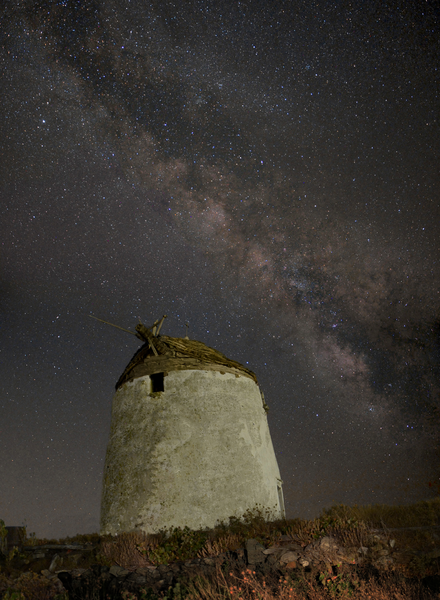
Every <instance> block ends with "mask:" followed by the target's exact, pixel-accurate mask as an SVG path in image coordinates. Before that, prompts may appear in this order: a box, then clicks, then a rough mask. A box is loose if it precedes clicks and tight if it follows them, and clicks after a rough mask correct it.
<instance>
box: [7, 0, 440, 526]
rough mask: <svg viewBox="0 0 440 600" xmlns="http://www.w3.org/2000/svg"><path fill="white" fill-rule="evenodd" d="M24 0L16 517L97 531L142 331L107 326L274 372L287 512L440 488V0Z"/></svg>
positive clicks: (15, 74) (16, 156)
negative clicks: (141, 327) (116, 426)
mask: <svg viewBox="0 0 440 600" xmlns="http://www.w3.org/2000/svg"><path fill="white" fill-rule="evenodd" d="M0 10H1V21H2V27H1V33H0V38H1V72H2V75H1V78H2V79H1V84H0V96H1V106H2V111H1V114H2V119H1V128H2V130H1V132H0V148H1V151H0V152H1V154H0V156H1V159H0V215H1V216H0V242H1V253H0V273H1V279H0V307H1V331H0V370H1V394H0V453H1V461H0V518H2V519H3V520H4V521H5V523H6V525H23V524H24V525H26V527H27V531H28V533H30V532H35V534H36V535H37V537H47V538H51V537H52V538H60V537H62V536H73V535H75V534H76V533H91V532H94V531H98V530H99V513H100V499H101V485H102V472H103V466H104V459H105V451H106V446H107V442H108V436H109V430H110V417H111V402H112V397H113V394H114V385H115V383H116V381H117V380H118V378H119V376H120V375H121V373H122V372H123V370H124V368H125V366H126V365H127V364H128V362H129V360H130V359H131V357H132V355H133V354H134V353H135V351H136V350H137V349H138V348H139V347H140V345H141V342H140V341H139V340H137V339H136V338H134V337H133V336H130V335H129V334H127V333H124V332H123V331H120V330H117V329H114V328H112V327H109V326H107V325H104V324H102V323H99V322H98V321H95V320H92V319H90V318H89V315H95V316H97V317H99V318H102V319H105V320H108V321H111V322H112V323H115V324H117V325H119V326H121V327H124V328H127V329H130V330H134V327H135V326H136V324H137V323H138V320H139V318H140V319H141V320H142V322H143V323H145V324H146V325H147V326H149V325H151V324H152V323H153V321H154V320H155V319H157V318H160V317H161V316H162V315H163V314H166V315H168V318H167V319H166V321H165V324H164V326H163V329H162V333H164V334H166V335H171V336H176V337H179V336H181V337H183V336H184V335H185V333H186V328H185V323H189V336H190V337H191V338H193V339H197V340H200V341H202V342H204V343H205V344H207V345H209V346H211V347H214V348H216V349H217V350H220V351H221V352H223V353H224V354H226V355H227V356H228V357H230V358H232V359H234V360H238V361H240V362H241V363H243V364H244V365H246V366H248V367H249V368H251V369H252V370H253V371H254V372H255V373H256V375H257V377H258V380H259V383H260V386H261V388H262V390H263V391H264V394H265V398H266V402H267V404H268V405H269V408H270V410H269V413H268V420H269V426H270V430H271V434H272V439H273V443H274V448H275V452H276V455H277V459H278V463H279V466H280V471H281V476H282V479H283V481H284V495H285V502H286V510H287V517H288V518H294V517H303V518H314V517H315V516H318V514H319V513H320V511H321V510H322V509H323V508H326V507H329V506H331V505H332V504H335V503H339V502H343V503H345V504H354V503H358V504H371V503H388V504H406V503H410V502H413V501H416V500H421V499H428V498H431V497H434V496H435V495H437V494H438V493H439V485H438V484H439V481H440V480H439V475H440V453H439V452H438V446H439V434H438V431H439V427H438V425H439V420H440V417H439V414H440V371H439V358H440V293H439V290H440V265H439V256H440V254H439V251H440V209H439V205H440V192H439V190H440V178H439V164H440V130H439V121H440V104H439V93H440V92H439V82H440V72H439V68H440V61H439V58H440V51H439V39H440V26H439V25H440V8H439V4H438V3H437V2H435V1H433V0H427V1H423V2H421V1H417V2H412V1H411V0H409V1H405V2H403V1H402V2H401V1H398V0H391V1H390V2H386V3H385V2H382V1H381V2H378V1H374V0H372V1H371V2H356V1H352V2H350V1H345V0H344V1H342V0H341V1H335V0H333V1H332V2H331V1H320V0H315V1H314V0H307V1H305V0H298V1H297V2H291V1H282V0H264V1H263V0H261V1H260V0H246V1H243V2H242V1H236V0H233V1H228V2H226V1H221V0H220V1H219V0H216V1H214V0H186V1H185V2H173V1H171V0H161V1H159V0H154V1H151V2H144V1H143V0H142V1H141V0H105V1H104V0H102V1H101V0H84V1H83V0H81V1H79V0H63V1H53V0H51V1H49V0H47V1H46V2H44V1H43V2H34V1H32V0H17V1H15V2H9V1H8V2H5V3H4V5H3V8H1V9H0Z"/></svg>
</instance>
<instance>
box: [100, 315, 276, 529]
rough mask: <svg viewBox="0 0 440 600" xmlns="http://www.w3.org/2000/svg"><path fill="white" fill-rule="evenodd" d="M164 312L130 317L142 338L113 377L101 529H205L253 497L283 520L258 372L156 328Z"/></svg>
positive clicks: (248, 506) (250, 502) (247, 504)
mask: <svg viewBox="0 0 440 600" xmlns="http://www.w3.org/2000/svg"><path fill="white" fill-rule="evenodd" d="M164 318H165V317H163V318H162V320H161V321H160V322H159V321H156V323H155V324H154V325H153V326H152V327H150V328H149V329H147V328H146V327H145V326H144V325H142V324H139V325H137V327H136V332H137V333H136V335H137V337H139V338H140V339H142V340H143V341H144V342H145V344H144V345H143V346H142V347H141V348H140V349H139V350H138V352H136V354H135V355H134V357H133V359H132V360H131V361H130V363H129V365H128V366H127V368H126V369H125V371H124V373H123V374H122V375H121V377H120V379H119V381H118V382H117V384H116V394H115V396H114V398H113V405H112V419H111V430H110V439H109V443H108V446H107V454H106V459H105V466H104V477H103V489H102V501H101V526H100V531H101V535H104V534H112V535H114V534H117V533H120V532H123V531H134V530H143V531H145V532H146V533H156V532H158V531H159V530H160V529H162V528H170V527H182V528H183V527H185V526H187V527H189V528H190V529H193V530H197V529H204V528H213V527H214V526H215V525H216V524H217V522H220V521H224V522H226V523H227V522H228V521H229V517H230V516H232V515H234V516H236V517H237V518H240V517H241V516H242V515H243V514H244V513H245V511H246V510H247V509H251V510H252V509H254V508H255V506H256V505H257V504H259V505H260V507H267V508H268V509H269V510H270V511H271V512H272V515H273V518H284V517H285V512H284V500H283V492H282V487H281V486H282V481H281V478H280V472H279V469H278V464H277V460H276V457H275V453H274V449H273V445H272V440H271V437H270V432H269V426H268V422H267V414H266V411H267V406H266V404H265V402H264V396H263V395H262V393H261V392H260V389H259V387H258V383H257V378H256V376H255V375H254V373H252V371H250V370H249V369H247V368H246V367H244V366H243V365H241V364H240V363H238V362H236V361H233V360H229V359H228V358H226V356H224V355H223V354H221V353H220V352H218V351H216V350H214V349H212V348H209V347H208V346H205V344H203V343H201V342H198V341H195V340H190V339H189V338H188V337H185V338H174V337H168V336H165V335H159V331H160V327H161V325H162V323H163V320H164ZM130 333H131V332H130Z"/></svg>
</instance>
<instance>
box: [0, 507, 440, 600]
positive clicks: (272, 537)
mask: <svg viewBox="0 0 440 600" xmlns="http://www.w3.org/2000/svg"><path fill="white" fill-rule="evenodd" d="M267 517H268V513H266V515H265V514H264V513H263V512H262V511H261V510H256V511H253V512H251V511H248V512H247V513H245V515H244V516H243V518H242V519H240V520H239V519H236V518H231V519H230V522H229V524H227V525H226V524H220V525H219V526H218V527H216V528H215V529H213V530H210V531H198V532H192V531H190V530H188V529H187V528H184V529H183V530H181V529H175V530H170V531H168V532H167V531H161V532H160V533H158V534H155V535H147V534H145V533H143V532H131V533H123V534H120V535H118V536H110V535H106V536H100V535H99V534H97V533H95V534H85V535H77V536H74V537H72V538H65V539H63V540H48V539H42V540H37V539H35V537H32V536H31V537H29V538H27V539H26V540H25V545H40V544H48V543H58V544H71V543H79V544H89V545H91V544H93V545H96V546H97V554H93V555H92V554H91V555H90V556H89V558H87V561H88V563H90V564H86V562H87V561H85V562H84V561H83V562H82V563H81V565H78V566H81V567H83V568H88V567H89V566H90V565H91V564H97V563H99V564H105V565H114V564H117V565H120V566H121V567H123V568H125V569H128V570H132V571H133V570H135V569H137V568H140V567H144V566H146V565H148V564H161V563H162V564H164V563H168V562H173V561H175V560H187V559H189V558H195V557H199V558H203V557H213V556H217V555H219V554H223V553H226V552H227V551H230V550H237V549H238V548H240V547H244V546H245V543H246V540H247V539H250V538H255V539H257V540H258V541H259V542H260V543H262V544H263V545H265V546H266V547H267V546H270V545H273V544H276V543H277V540H278V539H279V536H280V535H288V536H289V537H290V538H292V540H294V541H295V542H296V543H300V544H301V545H302V546H305V545H307V544H309V543H310V542H311V541H313V540H315V539H318V538H320V537H322V536H324V535H331V536H334V537H335V538H337V539H338V541H339V543H340V545H341V546H343V547H344V548H346V549H347V550H348V549H350V548H351V549H355V551H356V549H357V548H359V547H360V546H367V547H371V546H372V544H373V543H374V540H373V534H372V532H371V531H370V529H371V528H372V527H373V528H374V527H377V528H382V529H383V531H384V534H385V537H386V538H387V539H388V541H390V540H391V539H394V540H395V546H396V548H398V549H399V550H400V549H404V548H411V549H412V550H419V551H421V550H423V551H424V552H425V553H426V552H429V551H430V550H432V549H434V548H436V547H439V546H440V543H439V541H438V540H439V536H440V531H439V532H438V534H436V533H435V530H432V531H428V530H412V531H411V530H410V531H389V529H391V528H394V527H420V526H427V525H431V526H432V525H437V524H438V523H439V519H440V499H435V500H431V501H426V502H418V503H417V504H414V505H412V506H397V507H396V506H392V507H389V506H383V505H375V506H366V507H358V506H353V507H347V506H343V505H338V506H334V507H331V508H330V509H328V510H326V511H324V512H323V514H322V515H321V517H319V518H317V519H314V520H312V521H306V520H301V519H293V520H289V521H287V520H280V521H270V520H269V519H268V518H267ZM225 566H226V565H224V567H225ZM65 567H66V568H74V567H73V566H72V567H69V566H67V565H65ZM362 569H363V570H362ZM12 571H13V569H12ZM286 573H287V571H286ZM288 573H289V574H288V575H286V577H282V578H281V579H280V578H276V577H275V576H273V575H271V576H268V577H266V578H265V579H263V578H262V576H260V575H259V574H258V573H255V572H253V571H250V570H249V569H248V570H245V571H242V572H234V571H231V570H229V569H227V570H226V571H225V572H224V571H223V570H222V569H221V568H220V567H219V566H217V569H216V572H215V574H213V575H212V576H211V578H210V579H206V578H202V577H195V578H193V579H192V580H191V581H187V582H186V583H185V582H184V581H182V583H181V585H178V586H176V588H175V589H174V591H171V592H168V599H169V600H170V599H171V598H176V599H177V600H183V599H186V598H188V600H196V599H201V600H205V599H206V600H207V599H209V600H223V599H224V598H228V599H230V600H247V599H250V598H252V599H255V600H256V599H262V600H263V599H264V600H275V599H280V600H306V599H307V600H328V599H332V598H336V599H345V598H352V599H353V600H358V599H359V600H361V599H362V600H389V599H393V600H413V599H414V600H428V599H429V600H432V599H434V598H437V599H439V598H440V594H434V593H430V592H429V591H428V590H427V589H425V588H423V587H421V584H420V577H422V576H425V575H438V574H440V566H439V561H438V559H434V560H431V559H429V557H427V556H425V555H422V554H419V555H415V557H414V559H413V560H412V562H411V564H409V565H407V566H406V567H405V568H402V569H400V570H399V572H398V571H397V570H396V571H394V572H389V571H381V572H380V574H378V573H376V577H373V576H372V575H371V572H368V570H367V569H366V567H363V568H361V567H358V566H354V565H350V566H348V565H346V566H345V567H340V568H339V569H338V568H336V567H333V569H332V571H331V572H329V571H328V569H326V568H325V567H324V566H322V567H321V570H320V569H317V568H314V569H313V570H307V569H306V570H303V569H296V570H292V571H289V572H288ZM18 575H20V573H17V572H15V573H14V574H13V579H14V581H12V578H10V579H8V576H11V569H10V570H9V572H8V569H7V568H6V569H5V568H1V569H0V598H2V600H55V599H56V600H67V598H66V597H65V596H59V595H58V596H57V592H56V589H55V587H54V586H53V584H50V583H49V582H48V581H47V580H46V579H45V578H44V577H42V576H40V575H37V574H34V573H28V574H22V575H21V577H20V578H19V579H17V577H18ZM414 576H416V577H419V581H417V580H414V581H413V580H411V579H409V578H410V577H414ZM8 589H9V591H7V590H8ZM14 594H15V596H14ZM162 597H165V594H162V595H160V596H159V598H162ZM125 598H126V600H137V599H136V597H135V596H134V595H133V594H125ZM155 598H156V596H154V595H151V594H150V595H148V594H145V595H141V596H140V597H139V600H144V599H145V600H146V599H148V600H155Z"/></svg>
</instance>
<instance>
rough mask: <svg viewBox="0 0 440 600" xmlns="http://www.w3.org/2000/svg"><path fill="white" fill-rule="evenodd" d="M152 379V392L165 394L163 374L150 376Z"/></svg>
mask: <svg viewBox="0 0 440 600" xmlns="http://www.w3.org/2000/svg"><path fill="white" fill-rule="evenodd" d="M150 379H151V392H152V393H153V394H155V393H156V392H163V391H164V387H163V379H164V374H163V373H155V374H154V375H150Z"/></svg>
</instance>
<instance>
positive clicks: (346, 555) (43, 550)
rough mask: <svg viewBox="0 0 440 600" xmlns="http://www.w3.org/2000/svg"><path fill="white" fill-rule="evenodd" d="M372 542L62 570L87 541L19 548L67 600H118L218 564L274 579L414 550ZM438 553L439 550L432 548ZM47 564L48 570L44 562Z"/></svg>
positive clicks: (255, 548) (384, 565) (324, 542)
mask: <svg viewBox="0 0 440 600" xmlns="http://www.w3.org/2000/svg"><path fill="white" fill-rule="evenodd" d="M373 542H374V543H373V544H371V545H370V547H369V548H367V547H363V546H361V547H360V548H343V547H341V546H339V545H338V543H337V541H336V540H335V539H334V538H332V537H328V536H327V537H323V538H320V539H318V540H314V541H313V542H311V543H310V544H308V545H305V546H304V544H301V542H300V540H299V539H295V536H287V535H283V536H281V537H280V538H278V540H277V544H276V545H273V546H271V547H269V548H267V549H265V548H264V546H262V545H261V544H260V543H258V541H257V540H255V539H249V540H247V541H246V546H245V548H239V549H237V550H235V551H229V552H226V553H223V554H219V555H218V556H213V557H205V558H195V559H193V560H187V561H176V562H173V563H170V564H167V565H157V566H156V565H153V564H148V561H145V562H146V566H143V567H141V568H132V569H130V568H127V569H125V568H122V567H121V566H117V565H114V566H112V567H107V566H101V565H98V564H95V565H92V566H91V567H90V568H89V569H79V568H78V569H70V570H68V569H63V568H62V565H63V562H64V563H66V559H67V560H68V564H70V565H71V564H72V562H73V564H74V563H75V560H77V561H79V559H80V558H84V557H85V556H86V555H87V553H90V552H93V551H94V549H95V547H94V546H93V545H92V544H87V545H84V546H83V545H80V544H71V545H63V546H61V545H46V546H35V547H32V546H29V547H24V548H22V549H21V551H22V552H23V553H24V554H26V555H27V556H28V557H29V560H28V561H27V562H28V564H29V567H32V570H35V566H36V564H35V561H37V560H39V559H40V560H43V559H44V560H45V561H46V568H43V569H41V570H40V571H38V572H40V573H41V574H42V575H43V576H44V577H46V578H47V579H48V580H51V581H52V583H53V584H54V585H55V586H56V587H57V590H58V591H59V592H63V591H66V590H67V591H68V592H69V600H80V599H81V598H85V597H88V596H87V594H88V595H89V596H90V597H92V596H93V591H94V590H98V589H100V590H102V591H101V592H100V597H103V598H105V597H106V595H107V594H109V595H110V597H111V598H112V599H113V598H118V599H119V598H121V599H122V591H125V590H126V591H129V592H133V593H138V594H140V592H141V590H142V589H144V590H148V589H149V588H150V589H151V590H152V591H153V592H154V593H156V594H158V593H159V592H163V591H167V590H168V589H169V588H170V587H171V588H173V589H174V587H175V586H176V585H177V584H182V583H184V581H185V580H188V579H193V578H194V577H195V576H196V575H201V576H206V577H209V576H212V575H214V574H215V572H216V569H217V568H218V566H223V569H224V570H225V572H226V569H228V572H229V571H231V570H232V571H234V572H235V573H236V574H239V573H240V572H241V571H243V570H245V569H251V570H252V571H255V572H256V575H257V576H260V575H264V576H266V577H268V576H274V577H276V580H278V578H279V577H280V576H282V575H285V574H286V572H288V571H289V570H291V569H297V568H299V569H308V568H311V567H319V568H320V569H322V571H326V570H327V571H329V570H331V568H332V566H334V565H337V564H341V563H345V564H356V565H362V564H365V563H366V562H368V563H369V564H373V566H375V567H376V568H378V569H388V568H389V567H390V566H392V565H396V566H397V565H401V564H407V563H408V562H409V561H410V560H411V558H412V557H413V556H414V554H415V553H411V552H405V553H400V554H398V553H397V552H395V549H394V540H390V541H389V542H388V541H387V540H386V538H385V537H384V536H381V535H375V536H373ZM437 553H438V554H439V555H440V552H439V551H437ZM48 558H49V559H50V566H49V568H47V560H48Z"/></svg>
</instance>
